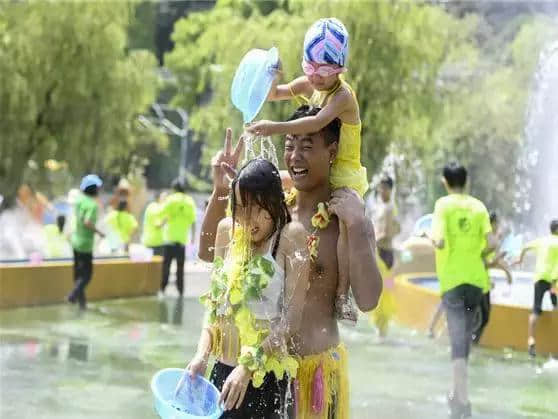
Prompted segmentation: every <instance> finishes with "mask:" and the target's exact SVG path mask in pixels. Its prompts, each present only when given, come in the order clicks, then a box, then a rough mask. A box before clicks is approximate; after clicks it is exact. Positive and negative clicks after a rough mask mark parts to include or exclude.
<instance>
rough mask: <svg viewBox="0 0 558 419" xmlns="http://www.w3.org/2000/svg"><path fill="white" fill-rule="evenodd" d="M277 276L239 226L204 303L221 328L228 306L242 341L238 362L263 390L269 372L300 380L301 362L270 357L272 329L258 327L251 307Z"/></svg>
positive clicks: (216, 267)
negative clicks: (266, 348)
mask: <svg viewBox="0 0 558 419" xmlns="http://www.w3.org/2000/svg"><path fill="white" fill-rule="evenodd" d="M273 274H274V268H273V265H272V263H271V262H270V261H269V260H267V259H266V258H264V257H262V256H259V255H257V256H253V255H252V252H251V246H250V241H249V238H248V236H247V235H246V234H245V232H244V229H243V228H242V227H240V226H236V227H235V231H234V235H233V240H232V243H231V247H230V251H229V256H228V257H227V261H226V262H225V261H223V259H221V258H217V259H216V260H215V262H214V269H213V272H212V274H211V286H210V289H209V291H208V292H207V293H206V294H204V295H203V296H202V297H201V298H200V301H201V302H202V304H204V305H205V306H206V307H207V308H208V310H209V321H210V323H211V324H212V325H213V327H219V326H218V325H219V322H218V309H219V307H220V306H222V305H223V304H226V303H227V302H228V304H226V306H227V309H226V314H225V315H226V316H232V318H233V319H234V323H235V326H236V328H237V329H238V334H239V338H240V348H241V349H240V356H239V358H238V363H239V364H240V365H244V366H245V367H246V368H248V369H249V370H250V371H252V385H253V386H254V387H256V388H257V387H260V386H261V385H262V383H263V379H264V376H265V374H266V373H268V372H271V371H273V372H274V373H275V376H276V377H277V378H278V379H281V378H283V376H284V375H285V374H288V375H289V376H291V377H296V371H297V369H298V362H297V361H296V359H295V358H294V357H292V356H289V355H287V354H282V353H273V354H266V353H265V352H264V349H263V343H264V340H265V339H266V338H267V337H268V336H269V332H270V330H269V328H258V327H256V326H257V323H256V319H255V318H254V315H253V314H252V312H251V311H250V308H249V307H248V304H247V303H248V301H249V300H250V299H255V298H261V296H262V291H263V289H264V288H265V287H267V285H268V283H269V279H270V278H271V277H272V276H273Z"/></svg>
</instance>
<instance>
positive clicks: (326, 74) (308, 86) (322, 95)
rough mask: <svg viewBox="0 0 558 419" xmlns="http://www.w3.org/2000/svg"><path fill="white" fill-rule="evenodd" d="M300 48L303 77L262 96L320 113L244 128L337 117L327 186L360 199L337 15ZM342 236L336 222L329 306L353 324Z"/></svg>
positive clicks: (293, 130) (303, 129)
mask: <svg viewBox="0 0 558 419" xmlns="http://www.w3.org/2000/svg"><path fill="white" fill-rule="evenodd" d="M303 51H304V54H303V59H302V70H303V72H304V76H302V77H299V78H297V79H295V80H293V81H291V82H290V83H288V84H282V85H278V84H277V83H274V84H273V85H272V87H271V90H270V92H269V94H268V96H267V99H268V100H288V99H295V100H297V101H298V102H299V104H308V105H311V106H314V107H318V108H320V111H319V112H317V113H316V114H315V115H312V116H308V117H305V118H300V119H297V120H290V121H286V122H274V121H258V122H255V123H254V124H252V125H250V126H249V127H248V128H247V130H248V131H249V132H251V133H252V134H255V135H261V136H269V135H286V134H288V135H300V134H306V133H309V132H319V131H320V130H321V129H322V128H324V127H325V126H326V125H328V124H329V123H330V122H332V121H334V120H335V119H339V120H340V121H341V135H340V138H339V148H338V153H337V156H336V157H335V159H333V160H332V161H331V162H330V165H331V175H330V183H331V186H332V188H333V189H341V188H345V187H346V188H350V189H351V190H353V191H355V192H356V193H358V194H359V195H360V197H361V198H362V197H363V196H364V194H365V193H366V191H367V190H368V179H367V175H366V168H365V167H363V166H362V164H361V162H360V148H361V128H362V127H361V121H360V111H359V106H358V101H357V98H356V94H355V92H354V90H353V89H352V87H351V86H350V85H349V84H348V83H347V82H346V81H345V80H344V79H343V78H341V74H343V73H344V72H346V71H347V59H348V54H349V33H348V31H347V29H346V28H345V26H344V25H343V23H342V22H341V21H340V20H339V19H336V18H332V17H330V18H323V19H319V20H318V21H316V22H314V24H313V25H312V26H311V27H310V29H308V31H307V32H306V35H305V37H304V48H303ZM277 73H278V72H277ZM290 169H292V170H294V171H296V172H297V173H296V174H297V175H299V176H304V174H305V173H306V172H307V170H306V169H305V168H304V167H298V168H296V167H295V168H290ZM347 240H348V234H347V228H346V226H345V225H344V224H341V225H340V226H339V240H338V244H337V248H338V251H337V257H338V259H339V261H340V266H339V272H340V275H339V283H338V287H337V298H336V302H335V306H336V312H337V316H338V318H339V320H341V321H344V322H345V323H347V324H350V325H354V324H355V323H356V321H357V315H358V311H357V310H356V308H355V307H354V304H353V302H352V300H351V298H350V294H349V277H348V272H349V266H348V260H349V258H348V248H349V245H348V243H347Z"/></svg>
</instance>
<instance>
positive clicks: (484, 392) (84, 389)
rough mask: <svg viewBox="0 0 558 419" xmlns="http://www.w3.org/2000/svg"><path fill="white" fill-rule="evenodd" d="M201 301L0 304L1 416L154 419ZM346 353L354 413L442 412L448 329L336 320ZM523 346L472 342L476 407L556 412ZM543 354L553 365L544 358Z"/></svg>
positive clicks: (506, 416) (553, 372) (549, 383)
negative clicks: (162, 386)
mask: <svg viewBox="0 0 558 419" xmlns="http://www.w3.org/2000/svg"><path fill="white" fill-rule="evenodd" d="M201 319H202V308H201V306H200V305H199V304H198V303H197V301H196V300H195V299H185V300H181V299H176V298H167V299H164V300H158V299H157V298H154V297H150V298H136V299H126V300H111V301H104V302H97V303H91V305H90V310H89V311H88V312H86V313H85V314H83V315H80V314H79V313H78V312H77V311H76V310H75V308H74V307H70V306H65V305H58V306H47V307H37V308H24V309H16V310H8V311H0V368H1V379H0V386H1V388H0V395H1V396H0V397H1V399H0V417H2V418H7V419H11V418H22V419H23V418H41V419H50V418H67V419H70V418H71V419H76V418H85V419H88V418H96V419H98V418H118V419H126V418H130V419H131V418H134V419H136V418H156V417H157V416H156V414H155V413H154V411H153V408H152V400H151V394H150V392H149V381H150V379H151V377H152V375H153V374H154V373H155V372H156V371H157V370H159V369H161V368H165V367H182V366H184V365H185V364H186V362H187V360H188V359H189V357H190V356H191V355H192V354H193V352H194V350H195V347H196V343H197V337H198V333H199V330H200V326H201ZM342 335H343V338H344V340H345V342H346V343H347V346H348V348H349V352H350V356H351V358H350V378H351V385H352V388H351V395H352V396H351V397H352V398H351V404H352V408H351V411H352V416H351V417H352V418H358V419H360V418H378V419H391V418H393V419H396V418H397V419H406V418H409V419H411V418H413V419H416V418H429V419H431V418H432V419H437V418H440V419H441V418H446V417H447V415H446V406H445V394H446V391H447V389H448V385H449V380H450V370H449V355H448V347H447V342H446V341H445V339H444V338H442V339H441V340H437V341H431V340H429V339H428V338H426V337H425V336H423V335H421V334H417V333H415V332H414V331H412V330H407V329H403V328H401V327H397V326H395V327H393V328H392V330H391V334H390V336H389V338H388V339H387V340H386V341H385V342H383V343H380V342H379V341H378V339H377V338H376V334H375V332H374V329H373V328H372V327H371V326H369V325H368V323H367V321H366V320H365V319H361V321H360V322H359V326H358V327H357V328H354V329H343V330H342ZM540 362H541V363H540V364H534V363H531V362H530V361H529V360H528V359H527V357H526V356H525V355H524V354H521V353H516V352H509V351H491V350H485V349H476V350H475V351H474V354H473V358H472V361H471V398H472V401H473V404H474V410H475V412H476V414H475V416H474V417H475V418H484V419H489V418H490V419H520V418H544V419H551V418H556V411H557V409H558V396H557V395H558V369H556V368H545V367H544V365H542V363H543V362H544V360H543V361H540ZM547 365H549V366H551V365H552V364H551V363H548V364H547Z"/></svg>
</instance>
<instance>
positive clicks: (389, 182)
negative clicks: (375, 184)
mask: <svg viewBox="0 0 558 419" xmlns="http://www.w3.org/2000/svg"><path fill="white" fill-rule="evenodd" d="M380 185H385V186H387V187H388V188H390V189H393V179H392V178H391V176H387V175H386V176H384V177H382V179H380Z"/></svg>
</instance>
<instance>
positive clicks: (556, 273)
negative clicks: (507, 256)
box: [515, 219, 558, 357]
mask: <svg viewBox="0 0 558 419" xmlns="http://www.w3.org/2000/svg"><path fill="white" fill-rule="evenodd" d="M550 233H551V234H550V235H549V236H546V237H541V238H539V239H536V240H533V241H531V242H529V243H527V244H526V245H525V246H524V247H523V250H522V251H521V255H520V256H519V259H518V260H517V262H515V264H516V265H521V263H522V262H523V258H524V257H525V254H526V253H527V252H529V251H531V250H534V251H536V252H537V264H536V266H535V276H534V279H535V296H534V299H533V312H532V313H531V315H530V316H529V338H528V340H527V344H528V346H529V355H531V357H535V356H536V348H535V330H536V326H537V320H538V319H539V317H540V315H541V314H542V312H543V310H542V300H543V297H544V294H546V292H547V291H548V292H549V293H550V299H551V301H552V305H553V306H554V309H555V310H556V308H557V306H558V301H557V298H556V294H555V293H553V292H552V289H553V288H554V287H555V286H556V283H557V281H558V219H556V220H552V221H551V223H550Z"/></svg>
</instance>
